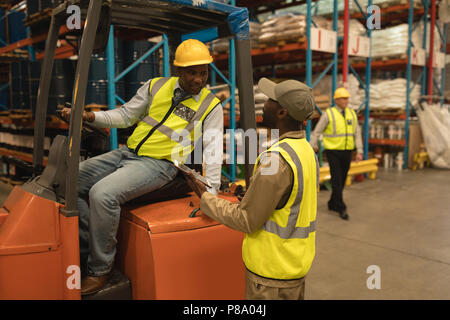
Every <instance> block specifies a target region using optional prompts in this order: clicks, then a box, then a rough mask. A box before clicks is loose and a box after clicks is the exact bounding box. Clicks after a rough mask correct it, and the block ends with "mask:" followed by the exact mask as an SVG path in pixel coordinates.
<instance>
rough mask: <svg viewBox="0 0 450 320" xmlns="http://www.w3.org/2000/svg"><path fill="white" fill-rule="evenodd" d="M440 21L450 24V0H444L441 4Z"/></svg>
mask: <svg viewBox="0 0 450 320" xmlns="http://www.w3.org/2000/svg"><path fill="white" fill-rule="evenodd" d="M439 20H440V21H441V22H443V23H449V22H450V0H444V1H441V2H440V3H439Z"/></svg>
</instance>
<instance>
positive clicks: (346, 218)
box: [339, 209, 350, 220]
mask: <svg viewBox="0 0 450 320" xmlns="http://www.w3.org/2000/svg"><path fill="white" fill-rule="evenodd" d="M339 216H340V217H341V218H342V219H344V220H348V218H350V217H349V215H348V213H347V210H345V209H344V210H341V211H339Z"/></svg>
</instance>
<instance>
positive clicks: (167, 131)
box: [142, 82, 216, 147]
mask: <svg viewBox="0 0 450 320" xmlns="http://www.w3.org/2000/svg"><path fill="white" fill-rule="evenodd" d="M164 83H165V82H164ZM164 83H163V84H162V85H161V86H159V88H158V89H157V90H155V93H153V88H152V95H154V94H156V92H157V91H158V90H159V89H160V88H161V87H162V86H163V85H164ZM157 84H158V82H156V83H155V86H156V85H157ZM155 86H153V87H155ZM215 97H216V96H215V95H214V94H213V93H209V94H208V95H207V96H206V99H205V100H203V102H202V103H201V105H200V107H199V108H198V110H197V112H196V113H195V115H194V117H193V118H192V119H191V121H189V124H188V125H187V126H186V128H184V130H183V133H182V134H179V133H177V132H176V131H174V130H173V129H171V128H169V127H167V126H165V125H163V124H162V125H160V126H159V127H158V129H156V131H159V132H160V133H162V134H164V135H165V136H167V137H168V138H170V139H171V140H173V141H175V142H178V143H180V144H181V145H182V146H183V147H187V146H190V145H192V146H194V144H195V141H191V142H189V141H186V139H184V138H185V137H188V136H189V135H190V134H191V133H192V132H193V131H194V129H195V128H194V126H195V122H196V121H200V119H201V118H202V117H203V115H204V114H205V113H206V111H208V107H209V105H210V104H211V102H213V100H214V98H215ZM142 121H144V122H145V123H147V124H149V125H151V126H152V127H155V126H156V125H158V123H159V122H158V121H157V120H155V119H154V118H152V117H150V116H149V115H147V116H146V117H145V118H144V119H142Z"/></svg>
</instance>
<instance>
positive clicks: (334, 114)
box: [323, 107, 358, 150]
mask: <svg viewBox="0 0 450 320" xmlns="http://www.w3.org/2000/svg"><path fill="white" fill-rule="evenodd" d="M326 112H327V115H328V125H327V127H326V128H325V130H324V131H323V144H324V146H325V149H328V150H353V149H355V135H356V126H357V121H358V119H357V117H356V113H355V111H354V110H353V109H350V108H345V119H344V117H343V116H342V114H341V113H340V112H339V111H338V110H337V108H336V107H333V108H329V109H327V110H326Z"/></svg>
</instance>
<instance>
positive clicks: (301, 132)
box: [279, 130, 306, 141]
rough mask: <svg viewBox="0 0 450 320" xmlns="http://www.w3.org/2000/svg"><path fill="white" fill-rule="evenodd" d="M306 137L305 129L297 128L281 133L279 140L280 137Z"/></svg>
mask: <svg viewBox="0 0 450 320" xmlns="http://www.w3.org/2000/svg"><path fill="white" fill-rule="evenodd" d="M305 137H306V133H305V130H299V131H289V132H286V133H285V134H283V135H282V136H281V137H280V139H279V141H281V140H282V139H287V138H290V139H304V138H305Z"/></svg>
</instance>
